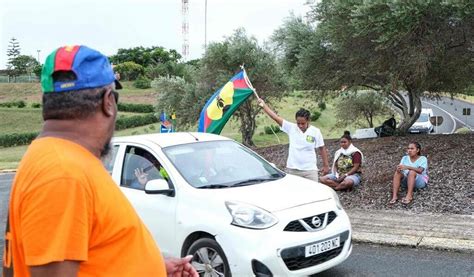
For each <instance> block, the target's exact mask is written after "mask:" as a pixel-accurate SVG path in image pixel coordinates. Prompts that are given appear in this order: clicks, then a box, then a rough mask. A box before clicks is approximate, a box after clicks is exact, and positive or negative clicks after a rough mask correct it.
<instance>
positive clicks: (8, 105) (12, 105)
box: [0, 100, 26, 108]
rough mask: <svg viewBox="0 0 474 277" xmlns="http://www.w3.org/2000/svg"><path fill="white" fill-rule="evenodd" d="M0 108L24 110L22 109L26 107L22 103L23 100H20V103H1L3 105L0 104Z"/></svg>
mask: <svg viewBox="0 0 474 277" xmlns="http://www.w3.org/2000/svg"><path fill="white" fill-rule="evenodd" d="M0 107H5V108H13V107H17V108H24V107H26V102H25V101H23V100H20V101H10V102H3V103H0Z"/></svg>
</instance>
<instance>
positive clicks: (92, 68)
mask: <svg viewBox="0 0 474 277" xmlns="http://www.w3.org/2000/svg"><path fill="white" fill-rule="evenodd" d="M58 71H71V72H73V73H74V75H75V76H76V79H75V80H72V81H63V82H60V81H54V79H53V74H54V73H55V72H58ZM113 82H115V88H116V89H121V88H122V85H121V84H120V83H119V82H118V81H117V80H116V79H115V74H114V71H113V69H112V66H111V64H110V62H109V59H108V58H107V57H106V56H105V55H103V54H102V53H100V52H98V51H96V50H94V49H91V48H89V47H87V46H78V45H76V46H64V47H61V48H58V49H56V50H55V51H53V52H52V53H51V54H49V56H48V57H47V58H46V62H45V63H44V65H43V70H42V72H41V87H42V89H43V93H51V92H63V91H71V90H82V89H90V88H97V87H103V86H106V85H110V84H111V83H113Z"/></svg>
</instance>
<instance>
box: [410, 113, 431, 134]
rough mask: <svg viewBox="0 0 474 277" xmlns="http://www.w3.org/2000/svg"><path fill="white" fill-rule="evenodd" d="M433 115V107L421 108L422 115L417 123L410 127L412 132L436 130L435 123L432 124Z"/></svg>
mask: <svg viewBox="0 0 474 277" xmlns="http://www.w3.org/2000/svg"><path fill="white" fill-rule="evenodd" d="M432 116H433V110H432V109H421V113H420V117H418V119H417V120H416V122H415V123H413V125H412V126H411V127H410V128H409V129H408V132H410V133H426V134H428V133H431V132H433V131H434V127H433V124H431V121H430V118H431V117H432Z"/></svg>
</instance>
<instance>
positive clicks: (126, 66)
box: [114, 62, 145, 81]
mask: <svg viewBox="0 0 474 277" xmlns="http://www.w3.org/2000/svg"><path fill="white" fill-rule="evenodd" d="M114 70H115V72H118V73H119V74H120V79H121V80H124V81H133V80H135V79H137V78H138V77H139V76H140V75H143V74H145V68H144V67H143V66H141V65H139V64H136V63H134V62H124V63H120V64H117V65H116V66H115V67H114Z"/></svg>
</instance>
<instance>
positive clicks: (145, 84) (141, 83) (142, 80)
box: [133, 75, 151, 89]
mask: <svg viewBox="0 0 474 277" xmlns="http://www.w3.org/2000/svg"><path fill="white" fill-rule="evenodd" d="M133 86H134V87H136V88H140V89H147V88H151V80H150V79H148V78H147V77H145V76H143V75H141V76H140V77H138V78H137V79H136V80H135V82H133Z"/></svg>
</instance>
